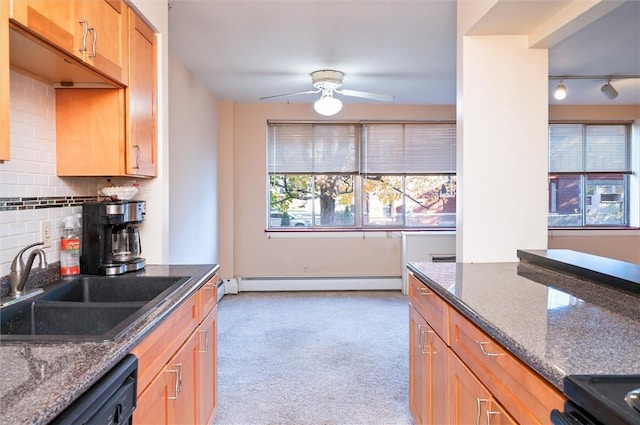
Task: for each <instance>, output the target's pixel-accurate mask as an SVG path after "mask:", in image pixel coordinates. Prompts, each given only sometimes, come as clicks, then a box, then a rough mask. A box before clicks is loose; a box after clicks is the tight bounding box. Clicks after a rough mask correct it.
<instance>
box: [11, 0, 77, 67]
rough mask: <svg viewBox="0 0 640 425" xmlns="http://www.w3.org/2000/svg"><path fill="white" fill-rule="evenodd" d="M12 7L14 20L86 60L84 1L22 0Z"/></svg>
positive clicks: (14, 3)
mask: <svg viewBox="0 0 640 425" xmlns="http://www.w3.org/2000/svg"><path fill="white" fill-rule="evenodd" d="M10 3H11V4H12V10H11V18H13V20H14V21H16V22H18V23H20V24H21V25H23V26H25V27H27V28H28V29H29V30H30V31H31V32H33V33H35V34H37V35H39V36H41V37H42V38H44V39H46V40H48V41H49V42H50V43H52V44H54V45H56V46H57V47H59V48H61V49H62V50H64V51H66V52H68V53H71V54H72V55H74V56H77V57H78V58H80V59H82V57H83V52H82V51H81V50H80V46H81V41H82V34H83V25H82V24H81V23H80V20H81V17H82V2H81V1H77V0H58V1H51V0H21V1H13V2H10Z"/></svg>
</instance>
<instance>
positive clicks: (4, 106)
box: [0, 1, 11, 162]
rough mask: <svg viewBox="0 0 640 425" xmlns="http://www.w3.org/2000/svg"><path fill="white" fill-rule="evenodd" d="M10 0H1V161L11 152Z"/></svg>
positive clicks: (7, 157)
mask: <svg viewBox="0 0 640 425" xmlns="http://www.w3.org/2000/svg"><path fill="white" fill-rule="evenodd" d="M9 97H10V96H9V2H6V1H0V129H1V130H0V162H1V161H8V160H9V159H10V157H11V155H10V152H9V146H10V142H9V111H10V109H9Z"/></svg>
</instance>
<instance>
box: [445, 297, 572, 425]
mask: <svg viewBox="0 0 640 425" xmlns="http://www.w3.org/2000/svg"><path fill="white" fill-rule="evenodd" d="M449 320H450V331H449V334H450V337H451V340H450V347H451V349H453V350H454V351H455V353H456V354H457V355H458V356H459V357H460V359H461V360H462V361H463V362H464V363H465V364H466V365H467V367H468V368H469V369H470V370H471V371H473V373H474V374H475V375H476V376H477V377H478V378H479V379H480V381H482V383H483V384H484V385H485V386H486V387H487V388H488V389H489V391H491V393H492V394H493V395H494V396H495V398H496V399H497V400H498V402H499V403H500V404H501V405H502V406H504V408H505V409H506V410H507V411H508V412H509V413H510V414H511V415H512V416H513V417H514V418H515V420H516V421H518V422H519V423H523V424H525V423H526V424H534V423H535V424H537V423H545V424H546V423H549V414H550V412H551V410H552V409H560V410H562V406H563V403H564V401H565V399H564V397H563V396H562V395H561V393H560V392H559V391H558V390H556V389H555V388H554V387H553V386H552V385H551V384H549V383H548V382H547V381H545V380H544V379H543V378H541V377H540V376H539V375H538V374H537V373H536V372H534V371H533V370H531V369H530V368H529V367H528V366H527V365H525V364H524V363H522V362H521V361H520V360H518V359H517V358H516V357H515V356H513V355H512V354H511V353H509V351H507V350H506V349H505V348H504V347H502V345H500V344H499V343H498V342H496V341H495V340H493V339H492V338H491V337H489V336H488V335H487V334H486V333H484V332H483V331H482V330H481V329H479V328H478V327H476V326H475V325H474V324H472V323H471V322H470V321H469V320H467V319H466V318H465V317H464V316H462V315H461V314H460V313H459V312H457V311H455V310H454V309H451V311H450V313H449Z"/></svg>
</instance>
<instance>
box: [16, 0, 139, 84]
mask: <svg viewBox="0 0 640 425" xmlns="http://www.w3.org/2000/svg"><path fill="white" fill-rule="evenodd" d="M128 9H129V8H128V7H127V6H126V4H125V3H124V2H123V1H122V0H86V1H78V0H58V1H50V0H15V1H13V2H12V9H11V18H12V20H13V22H14V24H17V25H19V26H21V27H23V28H25V29H26V30H28V31H29V32H30V33H32V34H35V35H37V36H38V37H40V38H42V39H44V40H46V41H47V43H50V44H52V45H54V46H55V47H57V48H59V49H60V50H62V51H64V52H66V53H68V54H71V55H73V56H75V57H76V58H77V59H78V60H80V61H83V62H84V63H85V64H87V65H89V66H91V67H92V68H94V69H96V70H97V71H99V72H100V73H102V74H104V75H106V76H108V77H109V78H111V79H113V80H114V81H116V82H118V83H120V84H122V85H126V84H127V83H128V70H127V64H128V62H127V55H128V43H127V41H128V34H127V32H128V24H127V16H128Z"/></svg>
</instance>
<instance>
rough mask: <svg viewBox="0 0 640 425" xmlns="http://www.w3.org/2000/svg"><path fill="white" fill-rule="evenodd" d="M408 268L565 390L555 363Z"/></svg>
mask: <svg viewBox="0 0 640 425" xmlns="http://www.w3.org/2000/svg"><path fill="white" fill-rule="evenodd" d="M407 267H408V269H409V270H410V271H411V272H413V273H414V275H415V276H416V277H417V278H418V279H419V280H420V281H421V282H422V283H424V284H425V285H427V286H428V287H429V289H431V290H433V291H434V292H436V293H437V294H438V295H440V296H441V297H442V298H444V299H445V300H446V301H447V302H448V303H449V304H450V305H451V306H452V307H453V308H455V309H456V310H457V311H459V312H460V313H461V314H462V315H463V316H465V317H466V318H467V319H469V320H470V321H471V322H472V323H474V324H475V325H476V326H478V327H479V328H480V329H482V330H483V331H484V332H486V333H487V334H488V335H489V336H491V337H492V338H494V339H495V340H496V341H498V342H499V343H500V344H501V345H502V346H503V347H504V348H506V349H507V350H508V351H510V352H511V353H513V355H515V356H516V357H517V358H518V359H520V360H521V361H522V362H524V363H525V364H526V365H527V366H529V367H530V368H532V369H533V370H535V371H536V372H537V373H539V374H540V375H541V376H542V377H543V378H544V379H546V380H547V381H548V382H549V383H551V384H552V385H553V386H555V387H556V388H557V389H558V390H560V391H563V388H564V384H563V379H564V376H565V375H564V373H563V372H562V371H560V370H558V369H557V368H555V367H553V365H551V364H549V363H548V362H545V361H544V360H543V359H541V358H539V357H538V356H535V355H533V354H531V353H530V352H528V351H527V350H525V349H524V347H522V346H521V345H520V344H518V342H517V341H514V340H513V339H512V338H509V337H508V336H507V335H506V334H505V333H504V332H502V331H501V330H500V328H497V327H496V326H494V325H493V324H492V323H491V322H488V321H487V320H486V319H484V318H483V317H482V316H481V315H479V314H477V313H476V312H475V311H474V310H473V309H471V308H470V307H469V306H468V305H466V304H465V303H464V302H463V301H462V300H460V299H459V298H458V297H456V296H455V295H453V294H452V293H451V292H449V291H447V290H446V289H444V288H443V287H442V286H441V285H439V284H438V283H437V282H434V281H433V280H431V279H430V278H429V277H428V276H426V275H425V274H423V273H422V272H421V271H420V270H419V269H417V268H416V267H414V266H413V265H412V264H411V263H409V264H408V265H407Z"/></svg>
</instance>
